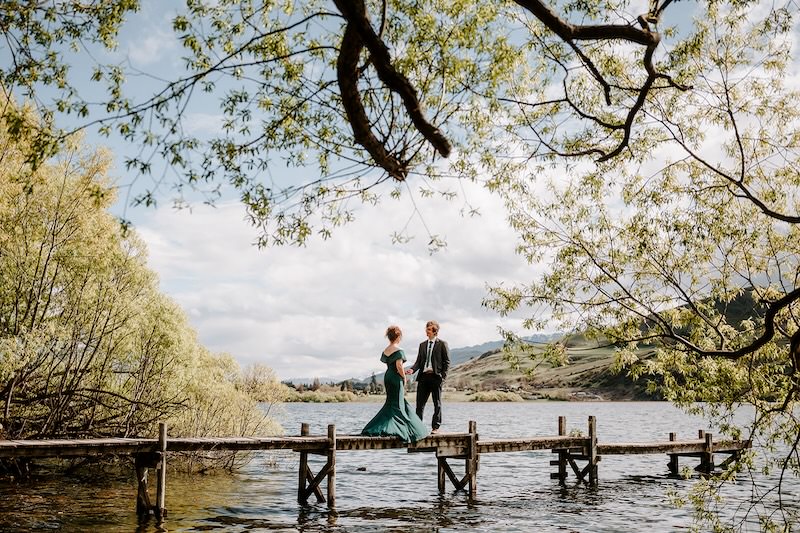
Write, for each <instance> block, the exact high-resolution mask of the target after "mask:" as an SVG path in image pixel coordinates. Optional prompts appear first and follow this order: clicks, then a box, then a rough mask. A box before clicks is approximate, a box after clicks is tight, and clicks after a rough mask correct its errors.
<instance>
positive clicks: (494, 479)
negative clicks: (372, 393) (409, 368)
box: [0, 402, 800, 532]
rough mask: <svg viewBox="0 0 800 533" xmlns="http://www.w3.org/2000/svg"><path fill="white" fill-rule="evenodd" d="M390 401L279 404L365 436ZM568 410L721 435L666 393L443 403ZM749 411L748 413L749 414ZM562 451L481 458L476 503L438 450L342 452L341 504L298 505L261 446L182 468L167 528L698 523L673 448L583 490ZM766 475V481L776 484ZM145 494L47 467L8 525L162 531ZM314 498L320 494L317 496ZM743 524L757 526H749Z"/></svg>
mask: <svg viewBox="0 0 800 533" xmlns="http://www.w3.org/2000/svg"><path fill="white" fill-rule="evenodd" d="M379 407H380V405H379V404H376V403H341V404H306V403H292V404H285V405H282V406H280V409H279V411H280V412H279V419H280V421H281V423H282V424H283V426H284V428H286V433H287V434H292V435H296V434H298V433H299V429H300V423H301V422H308V423H309V424H310V426H311V433H312V434H326V431H327V425H328V424H336V430H337V433H338V434H348V433H358V432H359V431H360V430H361V427H362V426H363V425H364V424H366V422H367V421H368V420H369V419H370V418H371V417H372V415H373V414H374V413H375V412H377V410H378V408H379ZM430 410H431V408H430V406H429V408H428V411H430ZM426 415H428V416H429V415H430V413H426ZM559 415H562V416H566V418H567V430H568V432H569V431H570V430H572V429H580V430H581V431H583V433H584V434H586V431H587V419H588V417H589V416H590V415H594V416H595V417H597V432H598V439H599V441H600V442H601V443H606V442H630V441H655V440H667V436H668V434H669V433H670V432H673V431H674V432H677V433H678V438H679V439H680V438H696V436H697V431H698V429H703V430H706V431H710V432H713V433H715V434H716V433H718V432H716V431H715V428H713V427H709V425H708V423H707V422H706V421H704V420H702V419H700V418H697V417H693V416H690V415H687V414H685V413H684V412H682V411H680V410H678V409H676V408H674V407H672V406H671V405H670V404H667V403H663V402H525V403H445V407H444V425H443V426H442V430H443V431H453V432H465V431H467V424H468V421H469V420H475V421H477V425H478V433H479V435H481V437H486V438H489V437H523V436H544V435H554V434H556V433H557V418H558V416H559ZM750 415H751V413H749V412H748V410H742V412H741V413H740V418H741V423H746V421H747V418H748V416H750ZM426 423H428V424H429V423H430V421H429V420H426ZM724 457H727V456H719V459H718V460H717V462H719V461H720V460H721V459H722V458H724ZM553 458H554V455H553V454H552V453H550V452H545V451H538V452H517V453H505V454H501V453H498V454H484V455H482V456H481V459H480V469H479V470H478V482H477V483H478V492H477V498H476V500H475V501H469V500H468V498H467V495H466V494H465V493H463V492H454V491H453V490H452V486H451V485H449V481H448V488H447V491H446V493H445V494H443V495H440V494H439V493H438V490H437V482H436V459H435V457H434V455H433V454H430V453H419V454H408V453H406V452H405V451H404V450H380V451H368V452H344V451H342V452H339V453H337V455H336V504H337V505H336V509H334V510H329V509H328V508H327V507H326V504H325V503H322V504H316V503H310V504H309V505H305V506H301V505H299V504H298V503H297V501H296V497H297V496H296V494H297V468H298V463H299V461H298V454H296V453H292V452H263V453H258V454H256V455H255V457H254V459H253V460H252V461H251V462H250V463H249V464H247V465H246V466H245V467H243V468H242V469H241V471H239V472H237V473H236V474H233V475H198V476H182V475H178V474H174V473H172V472H170V473H169V475H168V478H167V498H166V505H167V510H168V516H167V521H166V522H165V524H164V529H161V530H168V531H241V532H245V531H247V532H250V531H330V532H346V531H353V532H363V531H375V532H377V531H381V532H382V531H396V532H410V531H420V532H422V531H439V532H446V531H447V532H450V531H452V532H457V531H464V530H470V531H486V532H489V531H491V532H495V531H543V532H556V531H558V532H564V531H567V532H572V531H579V532H588V531H591V532H602V531H609V532H610V531H637V530H639V531H644V530H650V531H675V530H688V529H689V528H690V527H691V526H692V523H693V522H692V510H691V508H690V507H689V506H686V507H683V508H675V507H674V506H673V505H671V504H670V503H669V500H668V497H667V493H668V492H669V491H676V492H678V493H679V494H685V493H686V492H687V491H688V490H689V489H690V487H691V486H692V483H693V481H691V480H688V481H687V480H682V479H674V478H671V477H668V476H667V466H666V463H667V457H666V456H665V455H652V456H647V455H643V456H605V457H603V458H602V461H601V462H600V464H599V470H598V472H599V483H598V485H597V486H596V487H587V486H585V485H576V484H575V483H574V477H572V476H570V477H569V478H568V481H567V484H566V486H559V484H558V482H557V481H553V480H551V479H550V472H553V471H555V469H556V467H553V466H550V464H549V462H550V460H551V459H553ZM310 461H311V464H312V470H313V471H314V472H315V473H316V472H318V471H319V469H320V467H321V464H322V459H321V458H317V457H316V456H313V455H312V456H310ZM682 461H683V462H682V465H683V464H686V465H691V466H692V467H694V466H695V464H696V463H695V462H694V461H690V460H689V459H683V460H682ZM450 463H451V466H452V467H453V469H454V471H456V472H460V471H462V469H463V466H461V465H462V464H463V461H457V460H451V461H450ZM151 476H152V473H151ZM151 479H152V478H151ZM758 481H759V483H760V484H762V486H767V484H769V483H770V482H771V480H770V479H766V478H762V479H759V480H758ZM798 485H799V484H798V483H797V481H796V480H792V484H791V485H790V486H788V487H786V488H785V490H784V501H793V502H795V504H794V511H795V512H797V503H796V502H798V500H800V486H798ZM751 490H752V486H751V484H750V483H741V484H738V485H732V486H729V487H727V488H726V489H725V491H724V494H723V495H724V496H725V498H727V499H728V500H729V502H730V503H731V505H728V506H726V507H727V508H730V509H735V508H737V507H738V506H747V505H748V502H749V501H750V499H751V497H752V493H751ZM135 495H136V488H135V484H134V480H133V474H132V473H131V474H130V475H119V476H112V477H111V478H108V477H103V478H99V479H95V478H93V477H91V475H90V474H86V473H83V474H80V475H79V476H77V477H63V476H43V477H41V478H38V479H36V480H35V481H33V482H30V483H22V484H0V530H2V531H115V532H116V531H137V532H149V531H160V529H159V528H158V527H157V526H156V524H155V523H154V521H153V520H152V519H150V520H148V521H147V522H143V523H139V522H138V521H137V518H136V516H135V512H134V506H135V501H134V500H135ZM787 498H788V500H787ZM309 502H315V500H314V498H313V496H312V497H311V498H310V500H309ZM739 514H742V513H741V512H740V513H739ZM737 516H738V515H737ZM738 518H739V519H741V518H743V516H738ZM743 530H745V531H758V530H759V527H758V524H757V523H748V522H745V523H744V524H743Z"/></svg>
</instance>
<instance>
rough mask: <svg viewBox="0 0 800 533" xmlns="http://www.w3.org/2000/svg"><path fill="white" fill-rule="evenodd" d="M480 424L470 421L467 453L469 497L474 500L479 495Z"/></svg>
mask: <svg viewBox="0 0 800 533" xmlns="http://www.w3.org/2000/svg"><path fill="white" fill-rule="evenodd" d="M477 428H478V424H477V423H476V422H475V421H474V420H470V421H469V447H468V451H467V476H468V480H469V481H468V482H469V497H470V499H474V498H475V496H476V495H477V493H478V429H477Z"/></svg>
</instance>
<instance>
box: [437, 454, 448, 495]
mask: <svg viewBox="0 0 800 533" xmlns="http://www.w3.org/2000/svg"><path fill="white" fill-rule="evenodd" d="M446 464H447V459H445V458H444V457H437V458H436V474H437V480H438V483H439V494H444V483H445V473H446V472H445V465H446Z"/></svg>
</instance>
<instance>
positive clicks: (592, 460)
mask: <svg viewBox="0 0 800 533" xmlns="http://www.w3.org/2000/svg"><path fill="white" fill-rule="evenodd" d="M597 461H598V457H597V420H596V419H595V417H594V416H590V417H589V484H590V485H596V484H597Z"/></svg>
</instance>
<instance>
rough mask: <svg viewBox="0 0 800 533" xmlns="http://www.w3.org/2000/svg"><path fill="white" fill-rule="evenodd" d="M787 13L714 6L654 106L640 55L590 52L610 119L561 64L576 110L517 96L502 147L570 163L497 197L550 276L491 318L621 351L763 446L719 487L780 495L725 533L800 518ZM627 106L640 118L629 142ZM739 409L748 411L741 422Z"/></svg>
mask: <svg viewBox="0 0 800 533" xmlns="http://www.w3.org/2000/svg"><path fill="white" fill-rule="evenodd" d="M795 11H796V6H794V5H787V6H784V7H780V8H779V7H776V6H774V5H770V6H764V5H756V4H752V3H749V2H744V3H740V4H733V5H730V4H725V3H710V4H709V5H708V6H707V9H705V10H703V11H702V12H699V13H697V14H696V19H695V23H694V25H693V28H692V31H691V32H688V33H685V34H683V35H682V36H681V38H680V40H679V42H678V43H677V44H676V45H675V46H674V47H672V48H671V49H670V50H669V51H668V52H667V53H666V54H665V55H664V56H663V58H662V59H661V60H660V62H659V66H658V69H657V70H656V72H657V71H658V70H659V69H660V70H663V71H668V72H670V73H671V79H670V80H667V81H664V82H661V83H660V84H659V81H658V80H659V78H658V77H655V78H654V81H653V83H654V85H653V88H652V89H651V90H650V91H648V93H647V94H643V93H641V92H638V91H629V90H628V89H627V88H629V87H635V86H639V85H640V84H642V83H643V80H644V83H647V81H648V80H650V79H653V76H652V73H650V71H649V70H648V71H646V72H644V73H642V72H641V71H638V73H637V70H638V69H637V64H638V63H639V62H640V61H642V60H645V61H646V54H647V52H645V55H644V56H643V57H642V56H641V54H638V55H637V54H636V53H631V54H620V53H619V50H618V49H616V48H613V47H610V46H603V47H597V48H594V49H592V50H591V53H589V54H587V56H588V57H589V61H591V63H592V64H597V65H604V66H606V67H607V70H606V71H605V72H604V80H605V85H606V86H607V87H610V88H612V90H611V95H612V99H611V102H610V104H611V105H609V101H606V100H605V98H604V97H603V94H602V93H596V92H595V93H592V92H590V91H587V90H586V88H588V87H591V86H592V85H596V84H597V83H598V81H597V79H596V76H594V75H593V73H592V72H590V71H589V72H583V73H581V74H578V75H575V74H574V73H573V72H572V70H571V68H570V67H569V65H570V63H569V61H568V59H567V58H565V57H563V56H554V61H555V62H556V63H558V64H559V65H563V67H564V73H565V76H564V80H563V81H564V83H563V87H564V88H565V90H566V93H567V94H572V95H576V94H581V96H580V100H576V99H575V98H572V97H567V98H563V99H555V100H554V101H551V102H548V103H546V104H544V105H542V104H541V103H540V102H538V103H537V102H536V101H535V100H534V101H532V100H529V99H528V95H527V94H525V93H524V92H523V93H520V94H518V95H516V96H514V97H512V98H510V99H509V100H513V101H514V103H515V104H516V106H517V107H516V110H514V111H511V112H509V113H508V114H507V115H506V117H505V118H506V120H507V132H508V138H510V139H511V141H510V142H511V143H512V144H511V146H513V147H516V150H518V151H523V150H525V147H526V146H528V145H529V143H528V142H527V139H530V138H531V137H533V138H535V139H537V142H539V143H541V145H542V146H546V148H545V149H546V150H547V151H548V152H549V153H550V154H552V156H553V157H552V159H551V161H556V160H557V159H561V160H563V159H564V158H566V159H567V160H568V161H570V162H571V165H569V166H568V167H566V168H564V167H559V168H558V169H554V168H553V167H548V166H547V165H546V164H537V163H536V162H526V165H525V167H526V168H525V170H520V169H519V168H517V169H511V168H510V166H509V167H507V168H506V169H503V170H501V171H500V172H498V174H497V178H496V179H495V180H494V181H493V182H492V186H495V187H497V189H498V191H499V192H500V194H501V195H502V196H503V197H504V198H505V200H506V205H507V206H508V209H509V215H510V221H511V224H512V225H513V226H514V227H515V228H516V229H517V230H518V232H519V235H520V246H519V251H520V253H521V254H522V255H523V256H524V257H525V258H526V259H527V260H528V261H529V262H531V263H532V264H536V265H546V266H545V267H544V268H543V273H542V274H541V275H539V276H537V277H536V278H535V279H534V280H533V281H532V282H531V283H529V284H523V285H518V286H514V287H495V288H494V289H493V290H492V294H491V296H490V297H489V298H488V299H487V302H486V303H487V304H488V305H490V306H491V307H493V308H495V309H497V310H499V311H500V312H501V313H507V312H510V311H511V310H516V309H520V308H527V309H529V310H530V315H529V316H530V321H529V325H530V326H531V327H534V328H536V327H541V326H542V325H544V324H553V323H556V324H559V325H560V327H562V328H564V329H565V330H573V329H575V330H580V331H586V332H588V333H589V334H593V335H594V336H596V337H597V338H600V339H603V340H605V341H607V342H610V343H612V344H614V345H616V346H617V347H618V365H619V366H620V368H625V369H627V370H628V371H630V372H631V373H632V374H633V375H635V376H649V377H650V378H653V379H652V387H653V388H659V389H660V391H661V392H662V393H663V394H664V395H665V396H666V398H668V399H669V400H672V401H673V402H675V403H676V404H677V405H679V406H681V407H684V408H686V409H689V410H692V411H704V412H707V413H708V414H710V415H711V416H712V417H713V418H715V419H716V420H717V421H718V422H719V423H720V426H721V427H722V429H723V430H724V431H726V432H728V433H730V434H732V435H734V436H737V437H738V436H742V435H744V436H745V437H747V438H751V439H753V442H754V443H756V444H757V452H754V454H753V455H752V456H751V457H749V458H748V460H746V461H743V462H742V463H741V464H739V465H738V468H736V469H734V470H733V471H731V472H729V473H728V475H727V476H726V477H725V478H724V479H725V480H728V479H730V478H731V477H737V476H742V475H743V474H756V475H760V474H763V472H762V470H763V471H773V470H775V473H774V474H773V479H777V483H776V484H768V485H764V484H762V483H761V482H760V483H754V485H753V503H752V505H743V506H742V507H740V508H739V509H738V511H733V510H731V511H730V514H729V515H728V516H726V517H725V520H726V521H722V522H719V521H717V522H716V523H715V525H716V526H718V527H721V526H722V525H727V526H728V527H735V526H736V524H740V525H741V524H742V523H745V524H747V523H753V522H755V523H760V526H761V527H762V528H765V529H772V528H775V529H778V530H784V529H783V528H789V529H791V528H792V527H793V526H792V524H796V523H797V520H798V508H797V506H796V497H792V496H787V495H786V494H784V488H785V487H784V481H785V480H786V479H791V480H792V481H791V483H793V484H796V483H797V482H798V477H800V456H799V455H798V454H799V453H800V448H799V447H798V444H799V443H800V420H799V419H798V412H797V404H798V394H799V393H800V327H799V326H800V322H798V321H799V320H800V314H798V313H800V302H799V301H798V298H799V297H800V286H798V276H800V255H798V251H800V241H798V238H800V227H798V222H800V212H799V211H798V207H800V203H798V201H800V196H799V195H798V193H800V189H799V188H798V187H799V186H800V158H799V157H800V154H799V153H798V147H800V120H798V119H799V118H800V115H798V109H797V105H796V103H797V101H798V96H800V94H798V87H797V85H796V75H797V70H796V67H797V65H796V59H795V58H794V57H793V55H792V54H793V52H794V51H795V46H796V43H795V39H796V37H797V33H796V27H795V26H794V19H793V17H794V15H795V14H796V13H795ZM625 102H629V103H630V104H629V106H628V107H627V109H634V108H638V111H637V113H636V115H635V117H633V120H632V122H631V128H630V129H629V130H625V129H620V125H621V124H622V122H623V121H622V117H628V118H627V119H626V120H628V119H630V117H631V115H630V114H629V113H628V114H627V115H626V114H625V113H622V114H621V113H620V110H619V108H622V109H625V108H626V107H625ZM560 121H567V122H566V123H567V124H571V127H569V128H562V127H556V124H558V123H559V122H560ZM615 153H616V154H615ZM556 351H557V350H556ZM697 402H704V403H697ZM743 405H752V406H754V407H755V409H754V414H753V416H752V419H751V420H749V421H748V422H747V423H746V424H742V419H741V418H740V417H741V409H740V408H741V407H742V406H743ZM737 411H739V416H738V417H737V416H736V414H737ZM790 486H791V485H790ZM795 486H796V485H795ZM795 490H796V489H792V488H789V490H788V494H790V495H791V494H792V493H793V492H794V491H795ZM700 495H701V492H698V493H697V494H696V495H695V496H697V497H698V499H697V500H695V501H696V503H697V504H698V505H703V504H707V503H708V501H706V500H703V499H702V498H699V496H700ZM701 516H707V517H709V518H713V519H714V520H720V517H719V516H714V515H701ZM740 521H741V522H740Z"/></svg>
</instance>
